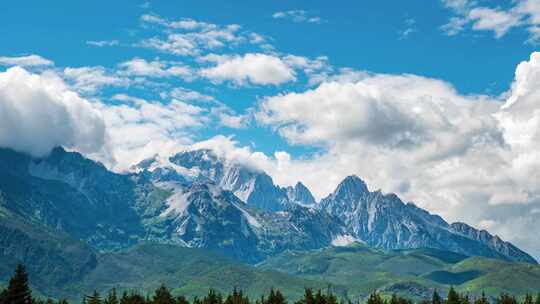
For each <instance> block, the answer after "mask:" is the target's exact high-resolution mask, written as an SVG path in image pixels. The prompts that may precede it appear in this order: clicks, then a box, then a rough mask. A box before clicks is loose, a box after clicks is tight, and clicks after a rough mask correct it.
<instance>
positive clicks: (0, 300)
mask: <svg viewBox="0 0 540 304" xmlns="http://www.w3.org/2000/svg"><path fill="white" fill-rule="evenodd" d="M81 303H82V304H252V303H253V304H287V300H286V299H285V297H284V296H283V294H282V293H281V292H280V291H279V290H274V289H271V290H270V292H269V293H268V295H265V296H261V297H260V298H258V299H255V301H252V300H250V299H249V298H248V297H247V296H245V295H244V294H243V293H242V291H241V290H236V289H234V290H233V291H232V293H230V294H228V295H226V296H223V295H221V294H219V293H218V292H216V291H214V290H212V289H210V290H209V291H208V294H207V295H206V296H204V297H203V298H197V297H196V298H194V299H193V300H192V301H191V302H190V301H189V300H188V299H187V298H186V297H184V296H178V297H174V296H173V295H172V294H171V292H170V291H169V289H168V288H167V287H166V286H164V285H161V286H160V287H159V288H158V289H156V290H155V292H154V294H153V295H151V296H146V297H145V296H142V295H140V294H138V293H136V292H131V293H128V292H123V293H122V294H121V295H119V294H117V292H116V290H115V289H112V290H110V291H109V292H108V294H107V295H104V296H102V295H100V294H99V293H98V292H97V291H95V292H94V293H92V294H91V295H87V296H84V297H83V299H82V300H81ZM490 303H495V304H540V293H539V294H538V295H537V296H536V298H535V299H533V296H532V295H530V294H527V295H526V296H525V298H524V299H523V301H518V300H517V299H516V298H515V297H514V296H511V295H508V294H501V295H500V296H499V297H497V298H496V299H494V301H489V300H488V298H487V297H486V296H485V295H484V294H482V296H480V297H478V298H476V299H471V298H470V297H469V295H466V294H459V293H458V292H456V290H455V289H454V288H450V290H449V291H448V294H447V296H446V298H443V297H441V296H440V295H439V293H438V292H437V291H434V292H433V295H432V297H431V300H423V301H420V302H419V303H418V304H490ZM0 304H69V302H68V301H67V300H58V301H55V300H52V299H47V300H44V299H37V298H33V297H32V291H31V289H30V286H29V282H28V275H27V273H26V270H25V268H24V266H23V265H18V266H17V268H16V269H15V273H14V274H13V276H12V277H11V279H10V280H9V285H8V287H7V289H4V290H1V291H0ZM294 304H353V303H352V302H351V301H345V300H340V301H338V299H337V296H336V295H334V294H333V293H332V292H330V291H327V292H322V291H321V290H318V291H317V292H314V291H313V290H312V289H309V288H308V289H305V292H304V295H303V297H302V298H301V299H300V300H298V301H296V302H294ZM354 304H360V303H354ZM365 304H414V302H413V301H412V300H409V299H405V298H403V297H400V296H398V295H396V294H393V295H392V296H391V297H388V298H386V297H383V296H381V294H379V293H377V292H373V293H371V294H370V295H369V297H368V298H367V300H366V301H365Z"/></svg>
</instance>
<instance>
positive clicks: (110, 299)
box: [104, 288, 119, 304]
mask: <svg viewBox="0 0 540 304" xmlns="http://www.w3.org/2000/svg"><path fill="white" fill-rule="evenodd" d="M104 303H105V304H119V303H118V297H117V296H116V288H113V289H111V290H110V291H109V294H108V295H107V299H105V301H104Z"/></svg>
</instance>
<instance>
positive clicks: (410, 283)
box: [259, 244, 540, 299]
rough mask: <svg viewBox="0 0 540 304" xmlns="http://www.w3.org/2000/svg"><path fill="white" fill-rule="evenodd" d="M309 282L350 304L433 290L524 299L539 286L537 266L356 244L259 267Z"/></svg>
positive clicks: (281, 257)
mask: <svg viewBox="0 0 540 304" xmlns="http://www.w3.org/2000/svg"><path fill="white" fill-rule="evenodd" d="M259 267H260V268H261V269H275V270H279V271H283V272H286V273H289V274H291V275H295V276H300V277H303V278H306V279H312V280H324V281H329V282H333V283H334V284H339V285H340V286H343V287H344V288H346V289H347V291H348V293H347V294H348V296H349V298H351V299H357V298H365V297H366V296H367V295H368V294H369V293H370V292H372V291H373V290H380V291H381V292H383V293H386V294H388V293H393V292H396V293H398V294H400V295H403V296H406V297H411V298H415V299H419V298H425V297H427V296H428V295H429V294H431V293H432V292H433V290H434V289H438V290H442V291H447V290H449V288H450V287H451V286H455V287H456V289H457V290H459V291H461V292H467V293H470V294H472V295H480V294H481V293H482V292H486V294H487V295H489V296H491V297H495V296H497V295H499V294H500V293H510V294H515V295H517V296H524V295H525V294H526V293H532V292H535V291H536V290H537V289H538V287H539V286H540V266H538V265H532V264H528V263H517V262H505V261H501V260H496V259H489V258H483V257H466V256H462V255H459V254H455V253H451V252H445V251H440V250H434V249H418V250H397V251H391V252H383V251H379V250H374V249H371V248H369V247H367V246H365V245H362V244H355V245H352V246H349V247H333V248H325V249H321V250H316V251H311V252H286V253H283V254H281V255H278V256H275V257H272V258H269V259H268V260H266V261H265V262H263V263H261V264H259Z"/></svg>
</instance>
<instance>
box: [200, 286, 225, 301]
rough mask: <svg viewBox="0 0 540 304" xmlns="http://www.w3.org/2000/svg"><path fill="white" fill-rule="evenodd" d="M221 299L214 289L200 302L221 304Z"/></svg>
mask: <svg viewBox="0 0 540 304" xmlns="http://www.w3.org/2000/svg"><path fill="white" fill-rule="evenodd" d="M222 303H223V298H222V297H221V295H220V294H218V293H217V292H216V291H215V290H214V289H210V290H209V291H208V295H207V296H206V297H204V299H203V300H202V304H222Z"/></svg>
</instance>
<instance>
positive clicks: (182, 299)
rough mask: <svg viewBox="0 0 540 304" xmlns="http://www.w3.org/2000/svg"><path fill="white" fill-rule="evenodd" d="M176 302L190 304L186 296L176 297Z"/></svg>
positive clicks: (177, 303)
mask: <svg viewBox="0 0 540 304" xmlns="http://www.w3.org/2000/svg"><path fill="white" fill-rule="evenodd" d="M176 304H189V301H188V300H187V299H186V297H184V296H178V297H177V298H176Z"/></svg>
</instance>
